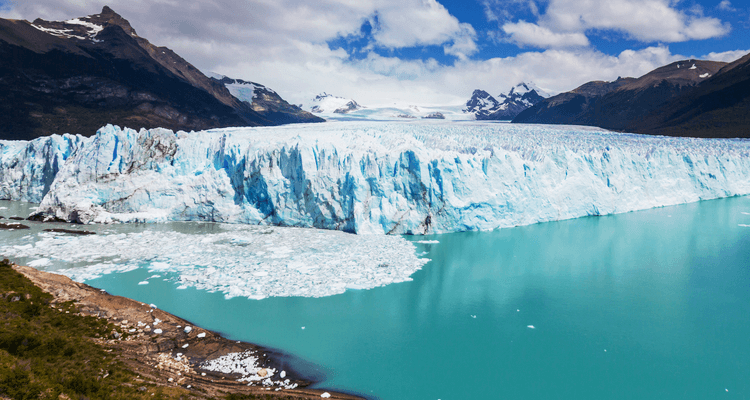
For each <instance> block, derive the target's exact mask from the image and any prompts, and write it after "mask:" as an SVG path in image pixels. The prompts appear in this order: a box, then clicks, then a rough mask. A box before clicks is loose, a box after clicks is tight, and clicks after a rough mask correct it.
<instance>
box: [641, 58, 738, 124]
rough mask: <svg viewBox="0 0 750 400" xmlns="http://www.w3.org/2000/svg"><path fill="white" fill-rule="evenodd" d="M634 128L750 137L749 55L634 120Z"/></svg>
mask: <svg viewBox="0 0 750 400" xmlns="http://www.w3.org/2000/svg"><path fill="white" fill-rule="evenodd" d="M632 129H633V131H635V132H639V133H650V134H658V135H669V136H697V137H716V138H719V137H728V138H734V137H743V138H748V137H750V54H748V55H745V56H744V57H742V58H740V59H738V60H736V61H734V62H732V63H730V64H728V65H725V66H724V67H722V68H721V69H720V70H719V71H717V72H716V73H715V74H714V75H713V76H711V77H709V78H708V79H706V80H705V81H704V82H702V83H701V84H699V85H697V86H695V87H694V88H692V89H691V90H689V91H688V92H686V93H685V94H684V95H682V96H680V97H678V98H676V99H674V100H673V101H671V102H669V103H667V104H665V105H663V106H661V107H659V108H657V109H656V110H654V111H653V112H651V113H650V114H649V115H648V116H646V117H645V118H643V119H642V120H640V121H635V122H634V123H633V125H632Z"/></svg>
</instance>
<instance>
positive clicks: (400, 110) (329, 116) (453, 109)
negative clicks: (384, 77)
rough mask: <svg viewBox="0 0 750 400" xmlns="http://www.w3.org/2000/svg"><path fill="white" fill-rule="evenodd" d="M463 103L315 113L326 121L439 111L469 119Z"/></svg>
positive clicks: (382, 118) (393, 117) (384, 118)
mask: <svg viewBox="0 0 750 400" xmlns="http://www.w3.org/2000/svg"><path fill="white" fill-rule="evenodd" d="M464 107H465V105H457V106H408V105H395V104H394V105H392V106H375V107H363V108H360V109H358V110H356V111H351V112H348V113H346V114H337V113H333V112H324V113H319V114H316V115H317V116H319V117H321V118H324V119H326V120H328V121H409V120H412V119H421V118H424V117H426V116H428V115H430V114H433V113H441V114H443V116H444V117H445V119H446V120H449V121H471V120H474V119H475V117H474V114H471V113H465V112H463V111H462V109H463V108H464Z"/></svg>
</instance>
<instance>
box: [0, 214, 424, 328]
mask: <svg viewBox="0 0 750 400" xmlns="http://www.w3.org/2000/svg"><path fill="white" fill-rule="evenodd" d="M219 228H220V229H218V230H217V231H215V232H208V233H200V234H188V233H180V232H175V231H153V230H144V231H143V232H133V233H111V232H110V233H107V232H102V233H99V234H97V235H87V236H77V235H59V234H55V233H53V232H40V233H38V234H36V235H35V237H32V238H28V237H27V238H25V239H24V238H20V239H16V240H17V241H10V242H8V243H2V244H0V254H3V255H4V256H10V257H24V258H27V259H35V260H36V259H40V260H41V259H46V260H47V261H46V262H44V263H41V262H37V267H38V268H40V269H45V270H50V271H53V272H57V273H62V274H64V275H67V276H69V277H71V278H72V279H74V280H77V281H85V280H89V279H93V278H96V277H99V276H101V275H103V274H108V273H113V272H124V271H131V270H135V269H137V268H147V269H148V270H149V271H150V273H158V274H160V275H166V276H169V277H171V278H172V279H173V280H175V284H177V285H180V287H195V288H198V289H203V290H209V291H218V292H222V293H224V294H225V296H226V297H235V296H239V297H248V298H253V299H262V298H265V297H270V296H306V297H320V296H329V295H334V294H338V293H343V292H344V291H345V290H346V289H348V288H350V289H369V288H373V287H377V286H383V285H387V284H390V283H395V282H404V281H409V280H411V278H410V277H409V276H410V275H412V274H413V273H414V272H416V271H417V270H419V269H420V268H422V266H423V265H424V264H425V263H426V262H427V261H428V260H427V259H420V258H417V256H416V254H415V248H414V245H413V244H411V243H410V242H408V241H407V240H405V239H404V238H402V237H400V236H386V235H352V234H348V233H344V232H340V231H328V230H320V229H308V228H279V227H264V226H253V225H230V224H223V225H220V226H219ZM29 241H31V242H33V245H32V244H26V245H21V243H27V242H29ZM185 243H200V245H195V246H185ZM70 264H74V265H80V266H78V267H73V268H69V267H68V266H69V265H70ZM61 268H63V269H61ZM282 283H283V284H282ZM140 284H148V281H142V282H141V283H140ZM152 307H154V308H155V307H156V306H153V305H152ZM187 329H188V328H186V330H187Z"/></svg>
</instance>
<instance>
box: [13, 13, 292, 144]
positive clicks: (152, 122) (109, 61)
mask: <svg viewBox="0 0 750 400" xmlns="http://www.w3.org/2000/svg"><path fill="white" fill-rule="evenodd" d="M0 59H2V60H3V62H2V63H0V92H1V93H3V94H4V101H3V102H2V103H0V139H33V138H35V137H39V136H43V135H49V134H52V133H79V134H82V135H86V136H90V135H92V134H94V133H95V132H96V130H97V129H98V128H100V127H102V126H104V125H106V124H107V123H113V124H117V125H121V126H128V127H133V128H136V129H138V128H142V127H143V128H155V127H163V128H168V129H173V130H180V129H181V130H199V129H208V128H216V127H228V126H260V125H276V124H279V123H281V122H279V121H278V120H276V119H274V118H273V117H267V116H263V115H261V114H260V113H258V112H256V111H255V110H253V108H252V106H251V105H250V104H248V103H246V102H243V101H240V100H239V99H237V98H236V97H234V96H232V94H231V93H230V92H229V90H228V89H227V88H226V87H225V86H224V85H222V84H221V83H220V82H217V81H214V80H212V79H210V78H208V77H206V76H205V75H204V74H203V73H201V72H200V71H199V70H198V69H197V68H195V67H194V66H193V65H191V64H190V63H188V62H187V61H185V60H184V59H183V58H181V57H180V56H179V55H177V54H176V53H174V52H173V51H171V50H170V49H168V48H166V47H157V46H155V45H153V44H151V43H150V42H149V41H148V40H146V39H145V38H142V37H140V36H138V35H137V33H136V32H135V30H134V29H133V28H132V26H131V25H130V23H129V22H128V21H127V20H125V19H124V18H122V17H121V16H120V15H118V14H117V13H115V12H114V11H113V10H112V9H110V8H109V7H106V6H105V7H104V8H103V10H102V12H101V13H99V14H95V15H90V16H87V17H81V18H75V19H72V20H68V21H44V20H41V19H37V20H35V21H34V22H33V23H32V22H28V21H23V20H7V19H0Z"/></svg>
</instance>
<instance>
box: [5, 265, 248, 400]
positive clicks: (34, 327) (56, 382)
mask: <svg viewBox="0 0 750 400" xmlns="http://www.w3.org/2000/svg"><path fill="white" fill-rule="evenodd" d="M51 301H52V296H51V295H49V294H47V293H44V292H43V291H42V290H41V289H39V288H38V287H37V286H35V285H34V284H33V283H32V282H31V281H30V280H29V279H27V278H26V277H25V276H23V275H21V274H19V273H18V272H16V271H15V270H13V268H12V267H11V264H10V263H9V262H8V260H3V261H0V399H1V398H11V399H76V400H78V399H91V400H93V399H178V398H184V399H189V398H194V396H193V395H192V394H191V393H190V392H189V391H188V390H186V389H183V388H179V387H164V386H157V385H155V384H153V383H151V382H148V381H144V380H143V379H141V378H140V377H139V376H138V374H136V373H134V372H132V371H130V370H128V369H127V368H126V366H125V365H123V364H122V363H121V362H119V361H118V360H117V358H116V356H117V350H115V349H110V348H107V347H106V345H101V344H97V343H96V342H95V341H94V340H92V339H93V338H96V337H102V338H104V337H107V336H110V334H111V333H112V331H113V329H115V326H114V325H112V324H109V323H108V322H107V321H106V320H103V319H98V318H95V317H90V316H81V315H78V314H76V313H77V309H76V306H75V304H73V303H63V304H56V305H55V306H54V308H53V307H52V305H51ZM232 396H233V395H230V398H232V399H239V398H242V399H255V398H256V397H252V396H240V397H236V396H235V397H232ZM201 397H202V396H201Z"/></svg>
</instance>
